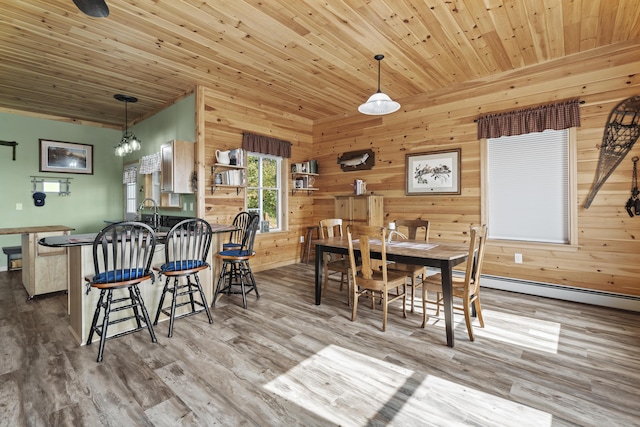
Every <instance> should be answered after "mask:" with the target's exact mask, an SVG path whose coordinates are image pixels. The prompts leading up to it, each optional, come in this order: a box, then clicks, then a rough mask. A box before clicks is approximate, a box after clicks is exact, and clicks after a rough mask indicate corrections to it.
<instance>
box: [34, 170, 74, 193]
mask: <svg viewBox="0 0 640 427" xmlns="http://www.w3.org/2000/svg"><path fill="white" fill-rule="evenodd" d="M72 179H73V178H58V177H54V176H37V175H31V183H32V184H33V190H31V192H32V193H35V192H41V193H57V194H58V195H59V196H69V195H71V189H70V187H71V180H72Z"/></svg>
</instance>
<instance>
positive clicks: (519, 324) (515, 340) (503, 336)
mask: <svg viewBox="0 0 640 427" xmlns="http://www.w3.org/2000/svg"><path fill="white" fill-rule="evenodd" d="M420 312H422V309H420ZM427 314H428V315H429V317H428V319H427V328H430V327H440V328H442V329H444V327H445V324H444V314H443V313H442V312H440V315H439V316H437V317H436V315H435V310H431V308H430V307H427ZM482 317H483V319H484V328H481V327H480V323H479V322H478V319H476V318H474V319H473V321H472V326H473V334H474V335H475V337H476V339H478V337H482V338H487V339H492V340H496V341H500V342H503V343H507V344H511V345H515V346H518V347H521V348H528V349H532V350H538V351H543V352H545V353H552V354H557V353H558V345H559V343H560V329H561V327H562V325H561V324H560V323H558V322H550V321H548V320H541V319H536V318H533V317H527V316H522V315H517V314H510V313H503V312H500V311H495V310H487V309H483V310H482ZM453 324H454V329H455V331H456V336H457V334H465V336H466V334H467V325H466V324H465V322H464V315H463V314H462V311H458V310H456V311H454V315H453ZM442 333H443V334H444V331H443V332H442Z"/></svg>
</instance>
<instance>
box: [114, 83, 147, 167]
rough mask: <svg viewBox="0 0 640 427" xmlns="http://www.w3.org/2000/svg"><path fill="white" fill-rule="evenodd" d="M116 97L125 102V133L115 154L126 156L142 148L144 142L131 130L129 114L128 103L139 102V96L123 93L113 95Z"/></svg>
mask: <svg viewBox="0 0 640 427" xmlns="http://www.w3.org/2000/svg"><path fill="white" fill-rule="evenodd" d="M113 97H114V98H115V99H117V100H118V101H121V102H124V133H123V134H122V139H121V140H120V142H119V143H118V145H116V150H115V154H116V156H118V157H124V156H126V155H127V154H129V153H132V152H134V151H138V150H139V149H140V148H142V142H141V141H140V140H139V139H138V138H136V136H135V135H134V134H133V133H131V132H129V128H128V126H129V120H128V119H129V118H128V116H127V104H128V103H129V102H138V98H136V97H134V96H129V95H123V94H121V93H119V94H116V95H113Z"/></svg>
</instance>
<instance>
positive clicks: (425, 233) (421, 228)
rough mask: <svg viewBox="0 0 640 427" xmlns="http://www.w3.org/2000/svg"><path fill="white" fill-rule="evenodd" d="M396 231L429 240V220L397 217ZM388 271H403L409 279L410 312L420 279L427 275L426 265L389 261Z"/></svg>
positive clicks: (417, 238) (413, 237) (414, 237)
mask: <svg viewBox="0 0 640 427" xmlns="http://www.w3.org/2000/svg"><path fill="white" fill-rule="evenodd" d="M395 225H396V231H397V232H398V233H402V234H403V235H404V236H406V237H407V238H408V239H410V240H423V239H424V241H425V242H428V241H429V221H427V220H426V219H397V220H395ZM389 235H390V236H398V234H397V233H393V234H392V233H391V232H390V234H389ZM387 269H388V270H389V271H394V272H402V273H405V274H406V276H407V278H408V279H409V280H410V281H411V285H410V287H411V312H412V313H413V309H414V307H413V306H414V300H415V297H416V292H418V288H420V287H422V281H423V280H424V278H425V277H427V267H425V266H423V265H412V264H401V263H397V262H394V263H391V264H389V265H388V266H387Z"/></svg>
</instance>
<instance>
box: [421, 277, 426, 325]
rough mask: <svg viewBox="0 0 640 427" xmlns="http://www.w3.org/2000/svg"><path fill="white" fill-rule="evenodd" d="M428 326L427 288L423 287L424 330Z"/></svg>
mask: <svg viewBox="0 0 640 427" xmlns="http://www.w3.org/2000/svg"><path fill="white" fill-rule="evenodd" d="M425 326H427V287H426V286H425V285H424V284H423V285H422V326H421V327H422V328H424V327H425Z"/></svg>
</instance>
